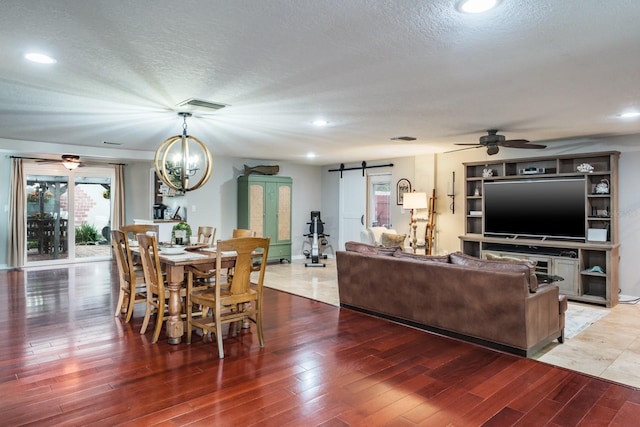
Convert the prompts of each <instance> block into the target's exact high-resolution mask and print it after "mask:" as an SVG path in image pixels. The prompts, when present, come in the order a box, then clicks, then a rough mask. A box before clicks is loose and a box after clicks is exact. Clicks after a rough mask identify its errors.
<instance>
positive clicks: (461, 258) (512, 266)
mask: <svg viewBox="0 0 640 427" xmlns="http://www.w3.org/2000/svg"><path fill="white" fill-rule="evenodd" d="M449 259H450V260H451V263H452V264H458V265H466V266H469V267H476V268H488V269H491V270H503V271H522V272H525V273H528V279H529V280H528V282H529V291H530V292H536V291H537V290H538V278H537V277H536V266H535V265H534V264H532V263H531V262H528V261H518V262H515V261H509V262H505V261H489V260H484V259H480V258H476V257H473V256H471V255H467V254H464V253H462V252H455V253H452V254H451V255H449Z"/></svg>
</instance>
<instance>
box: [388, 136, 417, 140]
mask: <svg viewBox="0 0 640 427" xmlns="http://www.w3.org/2000/svg"><path fill="white" fill-rule="evenodd" d="M391 140H392V141H415V140H416V138H414V137H412V136H396V137H393V138H391Z"/></svg>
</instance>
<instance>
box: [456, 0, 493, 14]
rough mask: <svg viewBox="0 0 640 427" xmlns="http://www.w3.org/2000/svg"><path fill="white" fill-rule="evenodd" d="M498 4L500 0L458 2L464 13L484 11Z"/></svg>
mask: <svg viewBox="0 0 640 427" xmlns="http://www.w3.org/2000/svg"><path fill="white" fill-rule="evenodd" d="M497 5H498V0H464V1H462V2H460V3H459V4H458V10H460V11H461V12H464V13H482V12H486V11H488V10H491V9H493V8H494V7H496V6H497Z"/></svg>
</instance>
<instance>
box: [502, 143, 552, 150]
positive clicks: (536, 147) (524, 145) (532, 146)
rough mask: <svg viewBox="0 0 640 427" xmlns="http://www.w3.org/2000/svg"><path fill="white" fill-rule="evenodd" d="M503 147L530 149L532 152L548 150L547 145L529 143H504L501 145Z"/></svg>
mask: <svg viewBox="0 0 640 427" xmlns="http://www.w3.org/2000/svg"><path fill="white" fill-rule="evenodd" d="M500 145H502V146H503V147H508V148H528V149H532V150H540V149H543V148H547V146H546V145H540V144H529V143H516V144H512V143H511V141H505V142H504V143H502V144H500Z"/></svg>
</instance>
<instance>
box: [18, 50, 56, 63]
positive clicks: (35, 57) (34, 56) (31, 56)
mask: <svg viewBox="0 0 640 427" xmlns="http://www.w3.org/2000/svg"><path fill="white" fill-rule="evenodd" d="M24 57H25V58H26V59H28V60H29V61H31V62H37V63H38V64H55V63H56V62H58V61H56V60H55V59H54V58H52V57H50V56H49V55H45V54H44V53H37V52H29V53H25V54H24Z"/></svg>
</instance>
